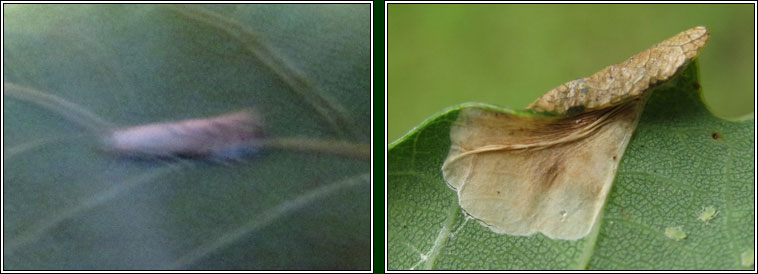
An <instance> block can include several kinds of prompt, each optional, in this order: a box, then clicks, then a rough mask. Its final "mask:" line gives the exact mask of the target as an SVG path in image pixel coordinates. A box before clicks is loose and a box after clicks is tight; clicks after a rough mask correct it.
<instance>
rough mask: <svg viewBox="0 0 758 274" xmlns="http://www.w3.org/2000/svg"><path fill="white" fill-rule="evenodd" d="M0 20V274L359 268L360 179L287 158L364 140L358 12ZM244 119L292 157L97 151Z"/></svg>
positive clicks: (222, 10)
mask: <svg viewBox="0 0 758 274" xmlns="http://www.w3.org/2000/svg"><path fill="white" fill-rule="evenodd" d="M3 7H4V12H5V13H4V18H3V20H4V23H5V25H4V36H3V41H4V46H5V47H4V57H5V59H4V60H3V62H4V68H5V70H4V75H3V76H4V81H5V84H4V90H5V91H4V103H3V107H4V110H3V115H4V118H3V122H4V123H3V130H4V133H3V147H4V150H3V159H4V163H3V166H4V168H3V171H4V173H3V193H4V194H3V206H4V210H3V229H4V235H3V236H4V242H3V244H4V245H3V251H4V255H3V269H5V270H9V269H11V270H20V269H36V270H45V269H369V268H370V260H371V256H370V254H371V250H370V247H371V242H370V241H371V239H370V231H371V228H370V224H371V220H370V201H371V200H370V199H371V198H370V178H369V172H370V166H369V163H368V162H367V161H365V160H361V159H356V158H351V157H345V156H344V155H350V151H339V152H334V153H331V152H330V151H321V153H312V152H304V151H302V150H303V149H305V150H309V149H311V150H312V149H313V147H314V146H322V147H323V146H326V147H329V146H335V145H339V144H354V145H355V146H350V147H348V149H352V148H361V147H363V145H364V144H367V143H368V142H369V140H370V130H369V129H370V119H371V115H370V83H371V81H370V79H371V78H370V77H371V75H370V71H371V70H370V69H371V68H370V56H371V55H370V48H371V45H370V6H369V5H365V4H364V5H344V4H339V5H187V6H172V5H12V4H8V5H4V6H3ZM246 108H251V109H253V110H255V112H257V113H259V114H260V115H261V116H262V117H263V120H264V121H265V126H264V127H265V130H266V132H265V133H266V135H267V136H268V137H269V138H273V139H277V140H278V138H281V139H282V140H284V141H283V142H280V143H285V144H287V145H288V146H289V147H292V148H294V149H276V150H266V151H264V152H262V153H260V154H259V155H255V156H253V157H250V158H245V159H242V160H241V161H240V162H225V163H214V162H208V161H189V160H161V159H154V160H135V159H128V158H123V157H118V156H117V155H113V154H110V153H108V152H106V151H103V150H102V149H101V148H102V147H101V140H102V137H103V136H101V135H98V134H99V133H98V132H99V131H102V130H103V129H104V127H107V126H110V125H115V126H118V127H122V126H133V125H141V124H147V123H155V122H162V121H173V120H182V119H189V118H199V117H210V116H215V115H219V114H224V113H228V112H233V111H237V110H240V109H246ZM297 140H314V144H294V143H293V142H295V141H297ZM365 146H367V145H365Z"/></svg>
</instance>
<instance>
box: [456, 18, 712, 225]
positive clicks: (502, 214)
mask: <svg viewBox="0 0 758 274" xmlns="http://www.w3.org/2000/svg"><path fill="white" fill-rule="evenodd" d="M707 41H708V30H707V29H706V28H705V27H695V28H692V29H689V30H686V31H684V32H682V33H679V34H677V35H676V36H674V37H672V38H670V39H668V40H665V41H663V42H661V43H659V44H656V45H654V46H653V47H652V48H650V49H647V50H645V51H643V52H641V53H639V54H637V55H635V56H632V57H631V58H629V59H628V60H626V61H624V62H622V63H620V64H618V65H612V66H609V67H607V68H605V69H603V70H601V71H600V72H598V73H596V74H594V75H592V76H590V77H587V78H582V79H579V80H574V81H570V82H568V83H566V84H563V85H561V86H559V87H557V88H555V89H553V90H550V91H548V92H547V93H546V94H545V95H543V96H542V97H540V98H539V99H537V100H536V101H535V102H534V103H532V104H531V105H530V106H529V107H528V108H529V109H531V110H533V111H535V112H550V113H554V114H558V115H554V116H549V115H546V116H542V115H523V114H520V113H515V112H514V113H507V112H501V111H494V110H491V109H486V108H479V107H469V108H463V109H461V110H460V111H459V113H458V118H457V119H456V121H455V122H453V124H452V125H451V127H450V141H451V146H450V151H449V153H448V156H447V158H446V159H445V162H444V163H443V166H442V173H443V177H444V179H445V182H446V183H447V185H448V186H449V187H450V188H452V189H454V190H455V191H456V193H457V194H458V202H459V204H460V206H461V208H462V209H463V211H464V212H465V213H466V214H467V215H468V216H471V217H472V218H474V219H476V220H478V221H479V222H480V223H481V224H482V225H484V226H486V227H488V228H490V229H491V230H492V231H494V232H496V233H502V234H508V235H516V236H528V235H532V234H534V233H536V232H540V233H542V234H544V235H545V236H547V237H549V238H553V239H565V240H577V239H581V238H583V237H584V236H586V235H587V234H588V233H589V232H590V230H591V229H592V227H593V225H594V224H595V222H596V219H597V217H598V213H599V212H600V210H601V209H602V207H603V205H604V202H605V200H606V196H607V194H608V191H609V190H610V188H611V184H612V183H613V179H614V177H615V174H616V169H617V168H618V165H619V162H620V159H621V157H622V156H623V154H624V151H625V150H626V146H627V144H628V143H629V140H630V139H631V136H632V134H633V132H634V130H635V128H636V127H637V122H638V121H639V117H640V115H641V113H642V110H643V109H644V105H645V102H646V100H647V98H648V97H649V96H648V95H649V94H650V90H652V89H653V88H655V87H657V86H659V85H662V84H664V83H665V82H666V81H667V80H669V79H672V77H674V76H675V75H676V74H677V73H678V72H679V71H681V70H682V69H683V68H684V67H686V66H687V64H688V63H689V62H690V61H691V60H693V59H694V58H695V57H696V56H697V55H698V53H699V52H700V50H701V49H702V48H703V46H705V43H706V42H707ZM711 217H712V216H711ZM679 231H681V230H679ZM666 234H667V235H671V237H674V238H677V237H681V238H684V237H685V236H684V232H677V230H671V231H669V230H667V233H666Z"/></svg>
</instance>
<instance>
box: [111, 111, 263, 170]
mask: <svg viewBox="0 0 758 274" xmlns="http://www.w3.org/2000/svg"><path fill="white" fill-rule="evenodd" d="M262 127H263V123H262V122H261V120H260V119H259V118H258V116H257V115H256V114H254V113H253V112H252V111H250V110H243V111H238V112H234V113H229V114H224V115H220V116H216V117H210V118H200V119H189V120H182V121H175V122H162V123H154V124H147V125H141V126H134V127H126V128H119V129H115V130H112V131H110V132H109V133H108V134H107V136H106V137H105V148H106V150H108V151H111V152H114V153H117V154H120V155H127V156H137V157H185V158H209V159H234V158H240V157H242V156H244V155H247V154H251V153H255V152H256V151H257V150H258V149H259V148H260V145H261V144H262V141H263V139H264V137H265V136H264V134H263V129H262Z"/></svg>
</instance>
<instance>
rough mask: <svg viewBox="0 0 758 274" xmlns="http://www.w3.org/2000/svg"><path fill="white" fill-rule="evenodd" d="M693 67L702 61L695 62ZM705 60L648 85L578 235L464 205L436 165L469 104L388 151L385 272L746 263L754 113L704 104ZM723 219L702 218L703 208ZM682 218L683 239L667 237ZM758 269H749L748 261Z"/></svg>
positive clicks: (727, 266) (446, 112) (437, 118)
mask: <svg viewBox="0 0 758 274" xmlns="http://www.w3.org/2000/svg"><path fill="white" fill-rule="evenodd" d="M693 64H694V63H693ZM697 79H698V77H697V65H690V66H689V67H688V68H687V69H686V70H685V71H684V72H683V73H682V75H681V77H678V78H677V79H674V80H672V81H676V82H675V83H674V85H673V86H672V87H668V88H664V89H660V90H656V91H655V92H653V93H652V95H651V97H650V99H649V101H648V105H647V106H646V108H645V111H644V112H643V114H642V117H641V120H640V122H639V126H638V128H637V130H636V133H635V135H634V136H633V137H632V140H631V141H630V144H629V146H628V148H627V151H626V153H625V156H624V157H623V158H622V161H621V163H620V166H619V170H618V173H617V176H616V180H615V182H614V184H613V186H612V189H611V192H610V195H609V197H608V199H607V201H606V205H605V207H604V209H603V212H602V213H601V214H602V215H601V216H600V217H599V219H598V220H599V224H598V225H599V226H598V225H596V226H595V229H594V230H593V231H592V232H590V235H588V236H587V237H585V238H583V239H581V240H578V241H566V240H551V239H549V238H547V237H545V236H543V235H542V234H535V235H534V236H531V237H516V236H508V235H502V234H496V233H493V232H491V231H490V229H489V228H487V227H484V226H482V225H480V224H479V223H478V222H477V221H475V220H469V219H467V218H466V216H465V215H464V214H463V213H462V211H461V209H460V206H459V205H458V201H457V198H456V193H455V192H454V191H452V190H451V189H449V188H448V187H447V186H446V184H445V182H444V181H443V179H442V172H441V170H440V168H441V166H442V163H443V161H444V160H445V157H446V156H447V154H448V150H449V149H450V139H449V133H450V126H451V123H452V122H454V121H455V120H456V119H457V116H458V114H459V112H460V111H461V110H462V109H464V108H467V107H474V106H476V107H485V108H492V109H500V110H501V111H503V112H511V110H507V109H502V108H498V107H495V106H491V105H485V104H479V103H468V104H462V105H459V106H455V107H452V108H449V109H446V110H444V111H442V112H441V113H439V114H437V115H435V116H433V117H430V118H429V119H428V120H426V121H425V122H424V123H423V124H422V125H420V126H418V127H417V128H416V129H414V130H413V131H411V132H410V133H408V134H407V135H406V136H404V137H403V138H401V139H400V140H398V141H397V142H395V143H393V144H391V145H390V147H389V152H388V159H387V162H388V168H387V172H388V179H387V180H388V186H387V207H388V209H387V210H388V212H387V220H388V221H387V222H388V224H387V237H388V247H387V253H388V255H387V256H388V268H389V269H746V267H745V266H742V265H741V260H740V258H741V253H743V252H745V251H747V250H750V249H752V247H753V245H754V243H753V239H754V233H755V228H754V226H753V224H754V218H755V217H754V216H755V214H754V211H753V206H754V204H755V201H754V199H753V193H754V185H753V183H752V178H753V177H754V169H753V161H752V155H753V152H754V140H753V139H754V135H753V132H754V121H753V120H750V121H741V122H731V121H725V120H722V119H719V118H717V117H715V116H713V115H712V114H711V113H710V112H709V111H708V110H707V109H706V107H705V106H704V105H703V103H702V100H701V97H700V91H699V87H700V85H699V84H698V80H697ZM706 206H713V207H715V208H718V210H719V211H720V213H719V217H718V218H714V219H712V220H710V221H709V223H708V224H706V223H704V222H702V221H701V220H700V219H699V216H700V214H701V212H702V210H703V207H706ZM679 226H681V227H682V230H683V231H685V232H686V235H687V236H686V238H685V239H682V240H680V241H674V240H672V239H669V238H667V237H666V235H665V231H666V228H668V227H679ZM749 267H750V268H752V266H749Z"/></svg>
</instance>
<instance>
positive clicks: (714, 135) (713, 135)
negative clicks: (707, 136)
mask: <svg viewBox="0 0 758 274" xmlns="http://www.w3.org/2000/svg"><path fill="white" fill-rule="evenodd" d="M711 138H713V140H721V138H723V137H722V136H721V134H720V133H718V132H716V131H714V132H711Z"/></svg>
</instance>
